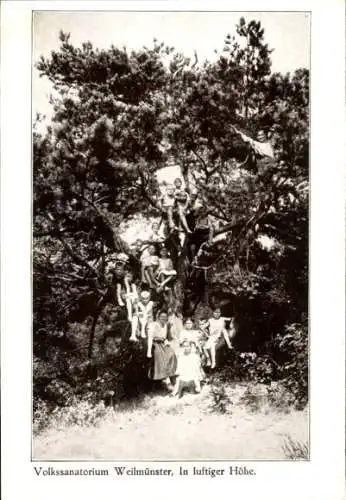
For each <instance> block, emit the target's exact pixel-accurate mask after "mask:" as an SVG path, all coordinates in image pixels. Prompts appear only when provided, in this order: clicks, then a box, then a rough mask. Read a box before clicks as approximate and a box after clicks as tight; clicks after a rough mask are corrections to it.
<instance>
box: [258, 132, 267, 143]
mask: <svg viewBox="0 0 346 500" xmlns="http://www.w3.org/2000/svg"><path fill="white" fill-rule="evenodd" d="M266 139H267V137H266V134H265V132H264V130H259V131H258V132H257V140H258V141H260V142H265V140H266Z"/></svg>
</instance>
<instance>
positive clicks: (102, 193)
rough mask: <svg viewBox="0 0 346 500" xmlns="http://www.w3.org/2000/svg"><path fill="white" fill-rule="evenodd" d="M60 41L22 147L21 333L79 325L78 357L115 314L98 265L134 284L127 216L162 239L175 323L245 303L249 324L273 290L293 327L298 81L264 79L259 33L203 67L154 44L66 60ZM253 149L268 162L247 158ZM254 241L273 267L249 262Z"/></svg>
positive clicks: (304, 166) (242, 31)
mask: <svg viewBox="0 0 346 500" xmlns="http://www.w3.org/2000/svg"><path fill="white" fill-rule="evenodd" d="M239 39H243V40H244V41H245V44H240V43H239ZM60 42H61V45H60V49H59V50H58V51H57V52H52V54H51V56H50V57H49V58H47V59H46V58H43V57H42V58H41V59H40V61H39V62H38V64H37V68H38V69H39V71H40V73H41V75H43V76H45V77H47V78H48V79H49V80H50V81H51V82H52V84H53V86H54V89H55V91H56V95H57V97H54V98H52V102H53V106H54V115H53V120H52V124H51V126H49V127H48V129H47V131H46V133H45V134H43V135H40V134H38V133H36V132H35V133H34V257H33V260H34V287H35V289H34V332H36V333H35V335H36V334H37V332H38V331H41V332H42V330H44V331H45V332H46V335H47V336H49V335H52V332H56V331H62V332H63V334H64V335H65V334H66V332H67V330H68V325H69V323H71V322H76V321H77V322H78V321H79V322H83V321H84V320H85V319H86V318H91V319H92V322H91V329H90V331H89V347H90V349H89V355H90V356H91V355H92V351H93V339H94V332H95V327H96V324H97V321H98V318H99V316H100V314H101V313H102V310H103V309H104V307H105V306H106V305H107V304H114V308H116V307H118V305H117V303H116V298H115V297H116V296H115V295H114V283H113V281H112V279H113V278H112V279H110V277H109V275H108V274H107V265H106V264H107V262H109V261H112V259H113V258H114V255H115V253H119V252H121V253H125V254H126V255H127V256H128V258H129V268H130V269H131V271H132V275H133V276H134V278H135V279H140V274H141V262H140V258H139V255H136V254H135V253H134V252H133V251H132V250H131V248H130V247H129V246H128V245H127V244H126V243H125V242H124V240H123V239H122V237H121V236H122V235H121V230H120V228H121V226H122V224H123V223H124V222H126V221H129V220H131V217H133V216H134V215H137V214H142V215H144V216H145V217H147V220H148V227H149V225H150V224H151V223H150V220H151V218H152V217H158V218H160V219H161V218H162V220H163V221H164V224H167V226H168V231H167V233H166V234H167V240H166V247H167V249H168V252H169V254H170V256H171V258H172V261H173V269H174V270H175V271H176V276H175V275H174V280H173V281H172V287H173V294H172V296H171V298H172V300H171V303H170V304H169V306H170V307H171V308H172V310H173V311H174V312H177V311H180V312H182V313H183V315H184V316H187V315H189V314H192V313H193V312H194V311H195V310H196V307H197V306H198V304H199V303H201V302H203V301H204V302H205V301H206V300H208V301H210V300H213V299H215V300H216V299H217V298H218V297H222V296H225V295H226V296H227V297H228V298H229V300H230V301H232V302H233V304H236V305H237V307H238V309H239V314H240V316H241V314H242V313H243V311H244V309H245V308H246V307H248V305H249V304H252V303H254V302H256V304H257V307H258V309H257V312H254V313H253V315H254V321H255V322H256V321H257V322H261V321H262V320H261V317H262V316H261V314H262V312H263V307H264V306H263V304H267V303H268V301H272V302H273V301H275V300H277V299H276V298H275V297H278V296H279V295H280V290H281V292H282V291H283V293H281V299H280V300H281V301H284V302H285V304H286V305H288V304H290V306H289V310H290V313H289V314H290V315H291V316H292V319H293V317H294V318H295V320H297V319H299V317H300V315H301V314H302V313H304V312H306V309H307V297H306V292H307V234H308V212H307V208H308V200H307V196H306V191H304V190H303V191H301V190H297V189H296V188H297V186H298V185H301V183H302V182H306V181H307V180H308V134H309V131H308V121H309V117H308V104H309V102H308V97H309V74H308V71H307V70H298V71H296V72H295V73H294V74H293V75H286V76H282V75H280V74H271V71H270V66H271V61H270V52H271V51H270V50H269V48H268V46H267V44H266V43H265V40H264V30H263V28H262V27H261V25H260V23H259V22H256V21H251V22H249V23H245V21H244V19H243V18H242V19H241V20H240V22H239V25H238V26H237V27H236V30H235V34H234V36H233V35H227V36H226V38H225V41H224V44H225V45H224V48H223V50H222V51H221V53H220V55H219V56H218V58H217V59H216V61H214V62H205V63H203V64H201V63H200V62H199V61H198V56H197V55H196V56H195V60H194V61H190V60H189V59H187V58H185V57H184V55H183V54H179V53H176V51H175V50H174V49H173V48H170V47H167V46H165V45H164V43H158V42H157V41H154V43H153V47H152V48H143V49H142V50H138V51H128V50H127V49H125V48H123V49H119V48H116V47H111V48H110V49H108V50H99V49H96V48H94V47H93V46H92V45H91V43H89V42H87V43H84V44H83V45H82V47H81V48H78V47H75V46H74V45H73V44H71V42H70V37H69V35H68V34H65V33H60ZM167 61H168V62H169V64H167ZM258 132H260V134H259V135H258ZM258 137H260V138H261V141H262V142H263V141H264V142H265V143H266V142H267V143H268V144H269V143H270V145H271V148H272V150H273V151H274V154H275V156H274V155H273V156H270V155H269V156H266V153H265V151H266V150H268V151H269V149H270V148H267V149H265V148H262V149H261V148H256V147H254V142H253V141H254V140H256V139H257V138H258ZM261 151H262V152H261ZM172 158H173V160H174V162H175V163H176V164H177V165H179V168H180V173H181V177H182V179H183V181H184V186H185V188H184V189H185V190H186V193H187V197H186V199H187V200H188V205H189V207H185V206H184V213H183V211H182V209H181V207H180V221H181V219H182V214H183V216H184V218H183V222H184V223H183V224H180V227H178V229H176V228H175V227H172V224H169V222H171V221H168V219H167V210H166V208H165V207H163V206H162V204H160V203H159V202H158V200H159V199H160V196H161V195H162V193H161V192H160V189H159V185H158V182H157V178H156V173H157V172H158V171H159V170H160V169H161V168H162V167H165V166H166V165H167V162H168V160H171V159H172ZM215 175H217V180H215ZM172 180H173V179H172ZM184 199H185V198H184ZM196 199H197V200H198V203H199V205H198V209H197V208H196V206H197V205H196ZM175 215H176V217H177V218H176V221H177V223H178V224H177V225H178V226H179V211H178V213H176V214H175ZM185 217H186V219H185ZM201 218H204V223H202V222H201ZM186 221H188V222H186ZM205 221H207V222H205ZM211 221H212V222H211ZM185 222H186V224H185ZM187 224H188V225H187ZM185 226H186V227H185ZM179 232H180V233H179ZM181 233H183V234H184V236H185V237H184V238H180V237H179V236H181ZM264 236H267V237H270V238H271V239H272V240H273V241H274V240H275V242H276V245H277V248H278V249H280V252H281V254H280V252H279V251H278V252H276V253H275V252H272V253H268V252H266V251H264V250H263V248H262V247H261V245H260V243H259V240H260V238H261V237H262V238H263V237H264ZM292 262H294V263H295V267H296V270H297V273H296V275H295V276H289V274H290V272H289V270H290V269H291V268H290V265H291V264H292ZM268 283H269V284H268ZM258 297H260V298H261V300H262V302H261V304H262V305H261V304H260V303H259V302H258ZM262 306H263V307H262ZM254 311H255V309H254ZM256 314H257V316H256ZM287 314H288V313H287ZM35 338H38V337H37V335H36V337H35ZM40 339H41V337H40ZM262 340H263V339H262ZM260 341H261V339H258V341H257V342H260ZM40 342H41V340H40ZM35 345H36V347H37V349H38V345H39V342H38V341H37V344H35V343H34V346H35Z"/></svg>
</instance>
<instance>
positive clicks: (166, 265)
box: [157, 247, 177, 292]
mask: <svg viewBox="0 0 346 500" xmlns="http://www.w3.org/2000/svg"><path fill="white" fill-rule="evenodd" d="M176 275H177V271H176V270H175V269H174V268H173V262H172V259H171V258H170V257H169V256H168V250H167V248H165V247H163V248H161V250H160V258H159V266H158V270H157V279H158V281H159V282H160V285H159V287H158V289H157V291H158V292H160V291H162V290H164V289H165V287H166V286H167V285H168V283H170V282H171V281H172V280H173V279H174V278H175V277H176Z"/></svg>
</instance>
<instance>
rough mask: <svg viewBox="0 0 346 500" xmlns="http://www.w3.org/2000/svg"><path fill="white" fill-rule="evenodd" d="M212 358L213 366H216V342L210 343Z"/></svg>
mask: <svg viewBox="0 0 346 500" xmlns="http://www.w3.org/2000/svg"><path fill="white" fill-rule="evenodd" d="M210 359H211V368H215V366H216V346H215V343H214V342H213V343H212V344H211V345H210Z"/></svg>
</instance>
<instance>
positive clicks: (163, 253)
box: [160, 247, 168, 259]
mask: <svg viewBox="0 0 346 500" xmlns="http://www.w3.org/2000/svg"><path fill="white" fill-rule="evenodd" d="M160 256H161V257H162V258H163V259H166V258H167V257H168V250H167V248H166V247H162V248H161V249H160Z"/></svg>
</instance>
